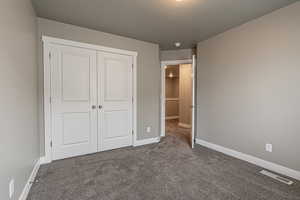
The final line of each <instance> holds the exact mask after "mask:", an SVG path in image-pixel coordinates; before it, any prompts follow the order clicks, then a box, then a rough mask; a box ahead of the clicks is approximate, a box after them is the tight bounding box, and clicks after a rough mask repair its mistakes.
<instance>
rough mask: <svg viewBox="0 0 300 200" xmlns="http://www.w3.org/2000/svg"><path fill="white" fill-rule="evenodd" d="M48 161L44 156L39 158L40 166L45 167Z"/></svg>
mask: <svg viewBox="0 0 300 200" xmlns="http://www.w3.org/2000/svg"><path fill="white" fill-rule="evenodd" d="M49 163H50V161H49V160H47V159H46V157H45V156H43V157H41V158H40V165H45V164H49Z"/></svg>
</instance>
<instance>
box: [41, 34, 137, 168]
mask: <svg viewBox="0 0 300 200" xmlns="http://www.w3.org/2000/svg"><path fill="white" fill-rule="evenodd" d="M42 41H43V45H44V53H43V56H44V57H43V62H44V124H45V127H44V131H45V156H44V157H43V163H51V162H52V149H51V146H50V143H51V141H52V133H51V102H50V98H51V64H50V59H49V53H50V52H51V51H50V45H51V44H56V45H66V46H72V47H77V48H85V49H91V50H95V51H104V52H110V53H116V54H122V55H128V56H132V59H133V141H132V145H133V146H135V143H136V142H137V56H138V52H134V51H127V50H122V49H115V48H109V47H104V46H99V45H93V44H87V43H81V42H75V41H71V40H64V39H59V38H53V37H48V36H42Z"/></svg>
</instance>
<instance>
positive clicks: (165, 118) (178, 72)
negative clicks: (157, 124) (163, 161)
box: [161, 57, 195, 148]
mask: <svg viewBox="0 0 300 200" xmlns="http://www.w3.org/2000/svg"><path fill="white" fill-rule="evenodd" d="M161 70H162V77H161V79H162V94H161V95H162V98H161V99H162V102H161V108H162V109H161V126H162V127H161V137H165V136H167V137H177V138H178V139H179V140H181V141H183V142H185V143H187V144H188V145H190V146H191V147H192V148H193V147H194V143H195V141H194V140H195V134H194V132H195V128H194V127H195V126H194V119H195V109H194V108H195V76H194V74H195V57H193V59H191V60H181V61H166V62H162V69H161Z"/></svg>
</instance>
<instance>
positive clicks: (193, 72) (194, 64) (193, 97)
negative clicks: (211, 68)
mask: <svg viewBox="0 0 300 200" xmlns="http://www.w3.org/2000/svg"><path fill="white" fill-rule="evenodd" d="M195 93H196V56H195V55H193V63H192V137H191V140H192V141H191V144H192V148H194V146H195V134H196V133H195V130H196V129H195V125H196V122H195V116H196V113H195V105H196V103H195V102H196V95H195Z"/></svg>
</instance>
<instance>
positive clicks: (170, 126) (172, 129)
mask: <svg viewBox="0 0 300 200" xmlns="http://www.w3.org/2000/svg"><path fill="white" fill-rule="evenodd" d="M178 123H179V122H178V120H177V119H172V120H166V135H167V136H175V137H177V138H179V139H180V140H182V141H184V142H185V143H187V144H189V146H191V129H190V128H182V127H180V126H179V125H178Z"/></svg>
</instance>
